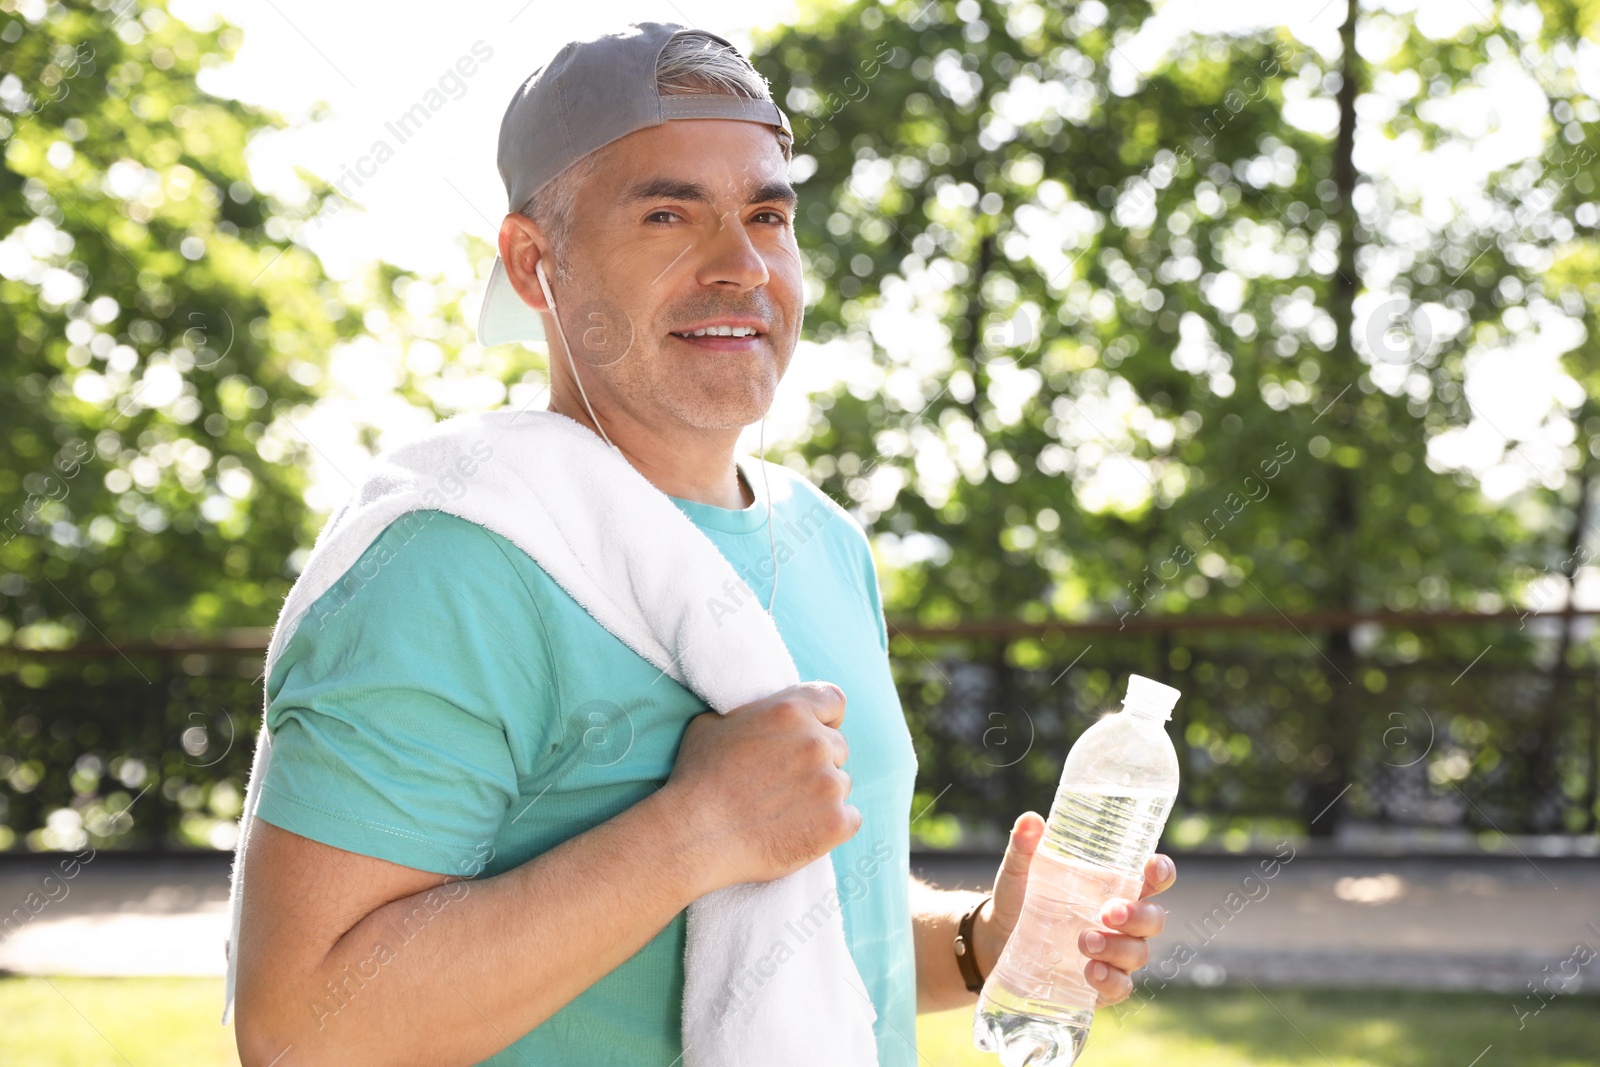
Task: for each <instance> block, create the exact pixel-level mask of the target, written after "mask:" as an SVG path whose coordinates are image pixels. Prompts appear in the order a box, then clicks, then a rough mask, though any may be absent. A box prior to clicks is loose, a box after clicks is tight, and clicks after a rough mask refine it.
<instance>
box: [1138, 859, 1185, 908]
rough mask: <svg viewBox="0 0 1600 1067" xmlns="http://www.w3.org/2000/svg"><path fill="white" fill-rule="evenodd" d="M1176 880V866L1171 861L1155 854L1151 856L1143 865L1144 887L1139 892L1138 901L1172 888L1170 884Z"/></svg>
mask: <svg viewBox="0 0 1600 1067" xmlns="http://www.w3.org/2000/svg"><path fill="white" fill-rule="evenodd" d="M1177 880H1178V865H1177V864H1175V863H1173V862H1172V860H1171V859H1170V858H1169V857H1167V856H1163V855H1161V854H1160V853H1157V854H1156V855H1154V856H1151V857H1150V858H1149V859H1148V860H1146V861H1145V864H1144V887H1143V888H1142V889H1140V890H1139V899H1141V900H1143V899H1144V898H1145V897H1153V896H1155V895H1156V894H1157V893H1160V892H1162V891H1163V890H1166V889H1171V888H1172V883H1173V882H1176V881H1177Z"/></svg>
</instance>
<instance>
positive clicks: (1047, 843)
mask: <svg viewBox="0 0 1600 1067" xmlns="http://www.w3.org/2000/svg"><path fill="white" fill-rule="evenodd" d="M1178 696H1179V693H1178V691H1177V690H1176V689H1174V688H1172V687H1171V686H1169V685H1162V684H1161V683H1159V682H1154V681H1151V680H1150V679H1149V678H1142V677H1140V676H1139V675H1137V674H1135V675H1133V676H1132V677H1131V678H1129V680H1128V695H1127V697H1126V699H1124V700H1123V702H1122V710H1121V711H1119V712H1117V713H1115V714H1113V715H1107V716H1106V717H1105V718H1103V719H1101V720H1100V721H1099V722H1097V723H1095V724H1094V725H1093V726H1091V727H1089V728H1088V729H1087V730H1085V731H1084V732H1083V735H1082V736H1081V737H1079V738H1078V741H1077V743H1076V744H1074V745H1073V746H1072V751H1071V752H1070V753H1069V754H1068V755H1067V763H1066V766H1065V767H1064V768H1063V769H1062V772H1061V784H1060V787H1059V788H1058V789H1057V791H1056V798H1055V803H1053V804H1052V805H1051V806H1050V819H1049V822H1048V824H1047V825H1046V826H1045V832H1044V839H1043V840H1042V841H1041V842H1040V843H1039V850H1038V851H1037V852H1036V853H1035V854H1034V857H1033V863H1032V866H1031V867H1030V869H1029V872H1028V892H1027V894H1026V896H1025V898H1024V900H1023V905H1022V915H1021V917H1020V918H1019V919H1018V921H1017V928H1016V929H1015V930H1014V931H1013V932H1012V934H1011V939H1010V940H1009V941H1008V942H1007V943H1006V947H1005V950H1004V951H1003V952H1001V954H1000V960H999V962H997V963H996V964H995V966H994V970H993V971H992V972H991V973H990V975H989V977H988V979H987V980H986V981H985V982H984V986H983V992H982V993H981V994H979V997H978V1007H977V1011H976V1014H975V1015H974V1016H973V1023H972V1040H973V1042H974V1044H976V1045H977V1046H978V1048H980V1049H982V1050H983V1051H985V1052H997V1053H999V1054H1000V1062H1001V1064H1002V1065H1003V1067H1067V1065H1069V1064H1071V1063H1073V1062H1075V1061H1076V1060H1077V1058H1078V1054H1079V1053H1080V1052H1082V1051H1083V1044H1084V1042H1085V1041H1086V1040H1087V1039H1088V1037H1089V1024H1090V1023H1091V1022H1092V1021H1093V1019H1094V1005H1095V990H1094V987H1093V986H1091V985H1090V984H1089V980H1088V977H1087V975H1086V974H1085V969H1086V968H1087V966H1088V965H1089V962H1090V961H1089V960H1088V958H1087V957H1085V956H1084V955H1083V953H1082V952H1080V951H1079V950H1078V936H1079V935H1080V934H1082V933H1083V932H1084V931H1085V930H1090V929H1094V930H1102V931H1103V930H1105V929H1106V928H1105V927H1104V926H1102V925H1101V923H1100V908H1101V907H1102V906H1103V905H1104V904H1105V902H1106V901H1107V900H1110V899H1111V898H1112V897H1121V898H1122V899H1124V900H1138V899H1139V892H1140V890H1141V888H1142V887H1143V886H1144V865H1145V862H1146V861H1147V860H1148V859H1149V858H1150V857H1151V856H1152V855H1153V854H1154V853H1155V850H1156V844H1157V842H1158V841H1159V840H1160V839H1161V830H1162V827H1164V826H1165V825H1166V822H1167V815H1168V814H1169V813H1170V812H1171V811H1172V802H1173V799H1174V798H1175V797H1176V796H1177V793H1178V754H1177V752H1176V751H1175V750H1174V749H1173V747H1172V741H1171V740H1170V739H1169V738H1168V737H1167V731H1166V728H1165V724H1166V721H1167V719H1169V718H1170V717H1171V716H1172V707H1173V705H1174V704H1176V703H1177V702H1178Z"/></svg>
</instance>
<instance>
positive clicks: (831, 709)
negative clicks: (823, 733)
mask: <svg viewBox="0 0 1600 1067" xmlns="http://www.w3.org/2000/svg"><path fill="white" fill-rule="evenodd" d="M795 688H796V690H798V691H799V693H800V694H801V696H802V699H804V700H806V701H807V702H808V703H809V704H810V705H811V710H812V712H814V713H815V714H816V716H817V721H818V722H820V723H822V725H824V726H831V727H833V728H834V729H835V730H837V729H839V724H840V723H842V722H844V690H843V689H840V688H839V687H838V686H836V685H834V684H833V683H832V682H801V683H800V684H799V685H798V686H796V687H795Z"/></svg>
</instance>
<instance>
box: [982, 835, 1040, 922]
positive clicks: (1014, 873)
mask: <svg viewBox="0 0 1600 1067" xmlns="http://www.w3.org/2000/svg"><path fill="white" fill-rule="evenodd" d="M1042 840H1044V817H1043V816H1042V815H1040V814H1039V813H1038V812H1034V811H1025V812H1023V813H1022V814H1021V815H1019V816H1018V817H1017V821H1016V823H1015V824H1014V825H1013V826H1012V827H1011V839H1010V840H1009V841H1008V842H1006V854H1005V858H1003V859H1002V860H1001V861H1000V873H999V874H998V875H996V876H995V880H994V911H993V917H994V919H995V921H996V922H998V923H999V924H1000V926H1001V928H1002V929H1005V930H1010V929H1014V928H1015V927H1016V924H1017V920H1018V919H1019V918H1020V917H1021V916H1022V901H1023V898H1024V897H1025V896H1026V895H1027V891H1028V871H1029V869H1030V868H1031V867H1032V865H1033V855H1034V853H1035V852H1037V851H1039V842H1040V841H1042Z"/></svg>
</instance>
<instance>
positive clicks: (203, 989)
mask: <svg viewBox="0 0 1600 1067" xmlns="http://www.w3.org/2000/svg"><path fill="white" fill-rule="evenodd" d="M1529 1003H1532V1002H1529ZM221 1004H222V983H221V981H220V980H218V979H211V978H53V979H43V978H7V979H3V980H0V1064H4V1065H6V1067H129V1065H130V1064H131V1065H136V1067H144V1065H146V1064H151V1065H154V1064H162V1065H165V1064H184V1065H186V1067H237V1065H238V1062H239V1061H238V1059H237V1058H236V1057H235V1055H234V1050H233V1033H232V1030H231V1029H229V1028H227V1027H223V1026H220V1025H219V1024H218V1022H217V1018H218V1015H219V1013H220V1010H221ZM1518 1005H1519V1002H1518V1001H1517V1000H1516V998H1514V997H1512V996H1509V995H1507V996H1496V995H1492V994H1477V993H1474V994H1444V993H1400V992H1371V993H1366V992H1309V991H1304V990H1293V991H1287V990H1276V989H1274V990H1265V991H1262V992H1257V991H1255V990H1253V989H1248V988H1246V989H1242V990H1233V989H1230V990H1197V989H1169V990H1166V991H1163V992H1162V993H1160V994H1159V995H1158V996H1156V997H1155V998H1154V999H1152V1000H1150V1001H1149V1002H1148V1003H1146V1004H1145V1005H1144V1006H1143V1007H1142V1008H1140V1009H1139V1010H1137V1011H1132V1012H1130V1011H1127V1010H1123V1011H1122V1012H1120V1013H1119V1012H1118V1011H1117V1010H1115V1009H1106V1010H1104V1011H1102V1012H1101V1013H1100V1015H1099V1017H1098V1018H1097V1019H1096V1021H1095V1027H1094V1031H1093V1033H1092V1034H1091V1035H1090V1038H1089V1045H1088V1047H1087V1049H1086V1050H1085V1053H1084V1058H1083V1060H1082V1061H1081V1062H1082V1064H1083V1067H1152V1065H1179V1064H1181V1065H1182V1067H1468V1065H1469V1064H1472V1063H1474V1061H1477V1064H1478V1067H1503V1065H1505V1064H1516V1065H1518V1067H1594V1065H1596V1064H1600V1044H1597V1040H1600V1039H1597V1035H1600V1028H1597V1024H1596V1021H1595V1020H1596V1019H1600V1002H1597V1000H1596V998H1594V997H1592V996H1590V997H1577V996H1573V997H1561V998H1558V999H1556V1000H1555V1001H1553V1002H1551V1003H1550V1004H1549V1005H1547V1006H1546V1007H1545V1008H1544V1010H1543V1011H1541V1012H1540V1013H1539V1014H1538V1015H1537V1016H1530V1017H1528V1018H1527V1019H1525V1020H1523V1024H1524V1025H1523V1026H1522V1028H1521V1029H1520V1030H1519V1029H1518V1024H1519V1020H1518V1017H1517V1014H1516V1007H1517V1006H1518ZM1520 1006H1521V1007H1523V1008H1524V1009H1526V1008H1527V1007H1528V1004H1521V1005H1520ZM917 1041H918V1046H919V1047H918V1052H919V1054H920V1055H919V1059H918V1063H919V1064H920V1065H923V1067H928V1065H931V1067H996V1065H997V1064H998V1062H999V1061H998V1059H997V1058H996V1057H994V1056H991V1055H989V1054H987V1053H982V1052H979V1051H978V1050H977V1049H975V1048H973V1046H972V1011H971V1009H964V1010H960V1011H951V1012H942V1013H940V1014H938V1015H924V1016H922V1017H921V1018H920V1019H919V1020H918V1024H917ZM1490 1046H1492V1048H1491V1047H1490ZM1486 1048H1489V1052H1488V1053H1487V1054H1484V1055H1482V1057H1481V1059H1480V1058H1479V1057H1480V1054H1483V1053H1484V1050H1485V1049H1486Z"/></svg>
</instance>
